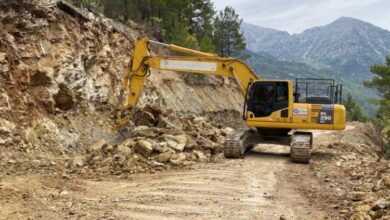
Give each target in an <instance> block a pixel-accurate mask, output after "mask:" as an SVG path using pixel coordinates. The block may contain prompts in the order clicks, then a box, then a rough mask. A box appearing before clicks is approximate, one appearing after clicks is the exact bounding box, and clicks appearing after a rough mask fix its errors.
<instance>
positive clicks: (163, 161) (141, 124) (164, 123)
mask: <svg viewBox="0 0 390 220" xmlns="http://www.w3.org/2000/svg"><path fill="white" fill-rule="evenodd" d="M136 116H138V117H136V118H135V122H136V123H137V124H136V125H135V126H134V127H133V128H132V129H131V131H128V133H129V135H130V136H129V138H127V139H125V140H124V141H123V142H121V143H118V144H110V143H108V142H107V141H105V140H103V139H102V140H100V141H99V142H97V143H95V144H93V145H91V146H90V148H89V149H88V151H87V154H86V155H85V156H76V157H74V158H73V159H72V160H70V161H69V162H68V163H67V165H66V166H67V168H68V170H67V172H70V173H75V172H76V173H81V174H94V175H99V174H114V175H121V174H133V173H139V172H154V171H161V170H167V169H170V168H171V167H187V166H190V165H193V164H194V163H197V162H210V161H215V160H217V159H218V158H221V157H223V156H222V146H223V142H224V139H225V136H226V135H227V134H228V133H229V132H231V131H232V130H233V129H232V128H229V127H225V128H223V129H222V126H221V125H214V124H212V123H209V122H208V121H207V120H206V118H205V117H194V116H193V115H186V116H180V117H178V116H176V115H175V114H174V113H173V112H172V111H171V110H169V109H168V110H166V111H162V110H161V109H158V108H156V107H152V106H146V107H145V108H143V109H142V110H141V111H139V112H138V113H137V114H136Z"/></svg>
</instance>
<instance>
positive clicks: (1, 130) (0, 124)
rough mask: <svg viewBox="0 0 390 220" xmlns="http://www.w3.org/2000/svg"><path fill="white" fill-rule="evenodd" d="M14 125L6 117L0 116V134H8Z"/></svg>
mask: <svg viewBox="0 0 390 220" xmlns="http://www.w3.org/2000/svg"><path fill="white" fill-rule="evenodd" d="M15 127H16V125H15V124H14V123H12V122H10V121H8V120H6V119H2V118H0V134H10V133H12V131H13V130H14V129H15Z"/></svg>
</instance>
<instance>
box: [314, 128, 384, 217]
mask: <svg viewBox="0 0 390 220" xmlns="http://www.w3.org/2000/svg"><path fill="white" fill-rule="evenodd" d="M351 127H353V128H350V129H347V130H346V131H343V132H334V133H332V134H330V135H329V136H328V135H324V136H321V137H318V138H317V139H316V141H317V142H318V143H321V145H319V146H318V147H317V149H316V150H315V151H314V152H313V160H312V163H311V168H312V169H313V170H314V173H315V175H316V176H317V177H318V178H319V179H320V180H321V181H322V182H323V184H324V185H325V187H326V188H327V190H326V191H327V193H330V194H332V195H331V196H329V195H326V199H328V200H330V201H329V202H330V203H331V206H332V207H333V209H335V210H336V211H338V212H339V215H340V216H343V217H344V218H347V219H348V218H349V219H353V220H360V219H381V218H382V217H385V216H386V218H382V219H388V218H389V217H390V163H389V161H387V160H385V159H382V158H381V157H380V149H379V147H378V146H380V139H379V138H378V137H379V135H377V132H376V131H375V129H374V128H373V126H372V125H370V124H363V123H357V122H355V123H353V124H352V125H351ZM336 140H338V141H336ZM378 155H379V156H378ZM308 191H309V193H310V194H311V195H313V194H314V192H310V190H308ZM313 191H314V190H313Z"/></svg>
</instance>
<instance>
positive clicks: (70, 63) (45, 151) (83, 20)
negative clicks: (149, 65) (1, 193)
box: [0, 0, 242, 176]
mask: <svg viewBox="0 0 390 220" xmlns="http://www.w3.org/2000/svg"><path fill="white" fill-rule="evenodd" d="M0 26H1V29H2V31H1V33H0V176H2V175H4V174H5V173H7V169H8V168H10V167H14V168H15V167H19V166H21V167H23V169H27V170H28V169H31V168H32V167H36V166H35V165H33V164H31V163H33V162H34V160H36V159H37V158H40V159H39V161H41V162H40V163H42V164H45V165H44V166H47V167H51V166H56V165H53V164H57V165H59V164H61V163H62V162H63V161H64V158H69V157H72V155H73V154H76V153H85V152H86V151H87V150H88V149H89V146H91V145H92V144H94V143H96V142H98V141H99V140H101V139H105V140H107V141H112V140H114V139H116V137H117V136H118V133H117V129H116V128H115V125H114V123H113V120H112V112H113V109H114V107H115V105H116V97H117V94H118V91H119V82H120V79H121V73H122V72H123V69H124V68H125V67H126V66H128V63H129V61H130V56H129V55H131V53H132V49H133V44H134V42H135V40H136V39H137V38H140V37H143V36H145V35H146V33H144V32H143V31H142V26H134V27H133V28H131V29H129V28H126V27H124V26H122V25H120V24H118V23H115V22H113V21H111V20H109V19H106V18H104V17H103V16H102V15H100V14H94V13H92V12H89V11H85V10H79V9H76V8H73V7H72V6H71V5H68V4H64V3H61V1H60V2H58V1H54V0H47V1H46V0H40V1H32V2H27V3H24V4H22V5H18V4H14V5H10V4H9V3H4V2H1V4H0ZM151 75H152V76H151V77H149V78H148V80H147V83H146V86H145V89H144V93H143V95H142V98H141V101H140V105H139V106H140V107H142V106H145V105H155V106H158V107H160V108H162V109H166V108H170V109H171V110H172V111H173V113H172V114H173V115H174V116H179V115H183V114H184V113H191V114H195V115H205V116H208V115H212V116H214V117H213V118H216V119H218V117H217V116H218V112H222V114H239V113H238V112H239V111H241V105H242V98H241V96H240V95H239V92H238V91H237V89H236V87H235V85H234V84H231V85H229V84H225V83H219V84H208V85H202V84H201V85H194V86H191V85H187V84H186V82H185V80H184V78H183V77H182V76H180V75H178V74H176V73H168V72H160V71H153V72H152V74H151ZM236 119H238V120H239V117H236ZM232 120H233V117H232ZM221 122H227V120H224V121H222V120H221ZM236 125H237V123H236ZM38 167H39V166H38ZM23 169H22V170H23Z"/></svg>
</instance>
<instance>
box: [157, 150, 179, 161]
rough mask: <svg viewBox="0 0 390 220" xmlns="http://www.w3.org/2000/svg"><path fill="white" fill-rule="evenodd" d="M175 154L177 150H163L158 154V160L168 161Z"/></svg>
mask: <svg viewBox="0 0 390 220" xmlns="http://www.w3.org/2000/svg"><path fill="white" fill-rule="evenodd" d="M174 154H175V152H173V151H172V150H171V151H166V152H163V153H160V154H159V155H158V156H157V161H158V162H160V163H166V162H168V161H169V160H170V159H171V157H172V156H173V155H174Z"/></svg>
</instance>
